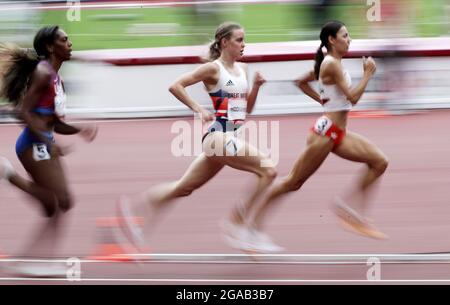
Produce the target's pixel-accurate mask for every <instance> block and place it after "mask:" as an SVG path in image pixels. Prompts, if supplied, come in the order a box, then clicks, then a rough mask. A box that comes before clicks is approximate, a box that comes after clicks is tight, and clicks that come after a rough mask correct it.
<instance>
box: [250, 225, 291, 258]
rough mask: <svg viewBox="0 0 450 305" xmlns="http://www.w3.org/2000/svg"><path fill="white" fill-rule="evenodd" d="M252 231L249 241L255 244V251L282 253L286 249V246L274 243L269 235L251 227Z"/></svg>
mask: <svg viewBox="0 0 450 305" xmlns="http://www.w3.org/2000/svg"><path fill="white" fill-rule="evenodd" d="M250 231H251V234H250V235H249V236H250V238H251V240H249V243H250V244H251V245H252V246H253V250H254V251H256V252H259V253H280V252H283V251H284V248H283V247H281V246H279V245H277V244H276V243H274V242H273V241H272V239H271V238H270V237H269V235H267V234H264V233H262V232H260V231H257V230H255V229H250Z"/></svg>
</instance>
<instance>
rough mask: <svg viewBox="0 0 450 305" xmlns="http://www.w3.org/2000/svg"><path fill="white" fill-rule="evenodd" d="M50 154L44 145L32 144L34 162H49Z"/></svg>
mask: <svg viewBox="0 0 450 305" xmlns="http://www.w3.org/2000/svg"><path fill="white" fill-rule="evenodd" d="M50 158H51V157H50V154H49V153H48V150H47V145H45V144H44V143H34V144H33V159H34V160H35V161H43V160H50Z"/></svg>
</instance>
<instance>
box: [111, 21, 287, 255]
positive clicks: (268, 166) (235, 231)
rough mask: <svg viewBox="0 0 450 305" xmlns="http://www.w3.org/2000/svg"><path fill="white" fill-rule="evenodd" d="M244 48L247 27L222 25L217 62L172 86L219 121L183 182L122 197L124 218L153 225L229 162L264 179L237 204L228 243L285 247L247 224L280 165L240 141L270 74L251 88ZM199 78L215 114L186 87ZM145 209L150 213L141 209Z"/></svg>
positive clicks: (131, 231) (133, 234)
mask: <svg viewBox="0 0 450 305" xmlns="http://www.w3.org/2000/svg"><path fill="white" fill-rule="evenodd" d="M244 47H245V43H244V29H243V28H242V27H241V26H240V25H238V24H235V23H224V24H222V25H220V26H219V27H218V29H217V31H216V34H215V41H214V43H212V44H211V46H210V60H211V62H208V63H205V64H203V65H201V66H200V67H199V68H197V69H196V70H194V71H193V72H190V73H187V74H185V75H183V76H181V77H180V78H179V79H178V80H176V81H175V83H174V84H173V85H172V86H171V87H170V92H171V93H172V94H173V95H174V96H175V97H176V98H177V99H179V100H180V101H181V102H182V103H183V104H185V105H186V106H188V107H189V108H190V109H192V110H193V111H194V112H195V113H198V114H199V115H200V116H201V118H202V120H203V122H209V121H211V120H214V121H213V123H212V124H211V125H210V126H209V128H208V131H207V133H206V134H205V135H204V136H203V141H202V145H203V153H202V154H200V155H199V156H198V157H197V158H196V159H195V160H194V162H193V163H192V164H191V165H190V167H189V168H188V169H187V171H186V172H185V173H184V175H183V176H182V177H181V178H180V179H179V180H176V181H173V182H170V183H166V184H163V185H158V186H155V187H152V188H150V189H149V190H147V191H145V192H143V193H142V194H140V195H137V196H135V197H134V198H131V199H130V198H128V197H121V199H120V201H119V205H118V206H119V208H118V211H119V216H120V217H123V218H124V219H125V220H130V219H132V217H131V216H132V215H133V214H144V215H148V216H150V217H147V220H148V221H147V222H148V225H147V226H146V227H149V225H150V224H153V222H154V220H155V219H154V218H156V216H158V215H159V214H160V212H161V211H162V210H163V209H164V208H166V207H167V206H169V205H170V203H171V202H173V199H175V198H178V197H182V196H188V195H190V194H191V193H192V192H193V191H194V190H196V189H198V188H199V187H201V186H202V185H203V184H205V183H206V182H208V181H209V180H210V179H211V178H212V177H214V176H215V175H216V174H217V173H218V172H219V171H220V170H221V169H222V168H224V166H226V165H228V166H230V167H233V168H235V169H238V170H243V171H247V172H251V173H254V174H256V175H257V177H258V183H257V186H256V188H255V189H253V190H252V191H251V192H250V196H249V198H248V199H247V200H246V202H245V204H244V205H243V206H237V207H236V208H235V209H234V210H233V213H232V215H231V217H230V218H229V219H228V220H227V221H225V223H224V225H223V229H224V231H225V232H224V233H225V237H226V240H227V242H228V243H229V244H230V245H231V246H232V247H235V248H238V249H241V250H244V251H266V252H276V251H279V250H280V248H279V247H278V246H276V245H274V244H272V243H271V241H270V240H269V239H268V237H267V236H265V235H263V234H261V233H260V232H257V231H254V230H253V228H252V227H249V226H248V225H247V217H248V215H249V213H250V210H252V209H253V207H254V203H255V202H256V200H257V199H258V197H259V196H260V195H261V193H262V192H263V190H264V189H266V188H267V187H268V186H269V185H270V184H271V183H272V181H273V180H274V178H275V176H276V169H275V167H274V166H273V165H272V164H273V163H272V162H271V160H270V159H269V158H268V157H267V156H265V155H263V154H262V153H261V152H259V151H258V150H257V148H255V147H253V146H252V145H250V144H248V143H246V142H244V141H243V140H241V139H239V137H238V135H237V133H238V132H239V128H240V127H241V126H242V125H243V123H244V120H245V117H246V113H251V112H252V110H253V108H254V105H255V102H256V98H257V95H258V92H259V88H260V87H261V85H262V84H263V83H264V82H265V80H264V78H263V77H262V76H261V75H260V74H259V73H256V74H255V77H254V81H253V86H252V88H251V90H249V88H248V76H247V65H246V64H243V63H240V62H238V61H239V60H240V59H241V57H242V55H243V52H244ZM198 82H203V84H204V85H205V87H206V89H207V91H208V93H209V95H210V97H211V99H212V102H213V106H214V110H215V116H214V115H213V114H211V113H210V112H208V111H207V110H205V109H204V108H203V107H202V106H200V105H199V104H198V103H197V102H196V101H194V100H193V99H192V98H191V97H190V96H189V95H188V94H187V92H186V89H185V88H186V87H188V86H191V85H194V84H196V83H198ZM214 147H215V149H214ZM217 147H219V149H218V150H217ZM262 165H264V166H262ZM224 192H227V190H224ZM130 201H135V202H136V206H135V208H136V209H137V210H136V212H137V213H132V212H131V207H130V205H129V203H130ZM144 207H146V208H144ZM148 208H150V211H148ZM139 209H141V211H144V210H147V211H146V212H141V213H139V211H138V210H139ZM124 229H125V233H126V235H127V236H128V237H129V239H130V240H131V241H132V242H133V244H134V245H135V246H136V247H137V248H138V249H141V250H143V251H145V248H146V247H145V238H144V236H143V232H142V231H141V229H140V228H139V227H138V226H137V225H135V224H134V223H133V222H132V221H125V226H124Z"/></svg>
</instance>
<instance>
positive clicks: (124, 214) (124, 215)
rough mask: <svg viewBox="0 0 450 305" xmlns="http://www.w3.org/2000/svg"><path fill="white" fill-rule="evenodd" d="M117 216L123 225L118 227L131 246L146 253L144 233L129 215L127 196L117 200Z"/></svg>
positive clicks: (131, 215) (130, 214)
mask: <svg viewBox="0 0 450 305" xmlns="http://www.w3.org/2000/svg"><path fill="white" fill-rule="evenodd" d="M117 214H118V217H119V218H120V219H123V224H121V226H120V227H121V228H122V232H123V233H124V235H125V236H126V238H127V239H128V240H129V241H130V242H131V244H132V245H133V246H134V247H135V248H136V249H137V250H139V251H141V252H146V251H148V247H147V245H146V243H145V238H144V232H142V229H141V228H140V227H139V226H138V225H136V223H135V222H134V221H133V219H135V217H134V216H133V214H132V213H131V209H130V199H129V198H128V197H127V196H121V197H120V198H119V201H118V203H117Z"/></svg>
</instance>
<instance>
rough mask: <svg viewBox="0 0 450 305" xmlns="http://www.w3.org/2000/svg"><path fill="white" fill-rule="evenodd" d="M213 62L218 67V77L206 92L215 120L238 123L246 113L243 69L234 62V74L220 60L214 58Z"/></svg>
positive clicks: (242, 120)
mask: <svg viewBox="0 0 450 305" xmlns="http://www.w3.org/2000/svg"><path fill="white" fill-rule="evenodd" d="M214 63H216V64H217V65H218V66H219V69H220V71H219V79H218V81H217V84H216V85H215V86H214V87H212V88H211V89H210V90H208V93H209V96H210V97H211V100H212V103H213V107H214V112H215V116H216V122H221V123H222V122H225V123H226V122H228V123H233V124H237V125H240V124H242V123H243V122H244V120H245V117H246V113H247V91H248V82H247V77H246V74H245V71H244V69H243V68H242V67H241V66H240V65H239V64H238V63H236V64H235V65H236V67H237V71H239V75H234V74H231V73H230V72H228V70H227V69H225V67H224V65H223V64H222V62H221V61H220V60H215V61H214ZM216 124H217V123H216Z"/></svg>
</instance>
